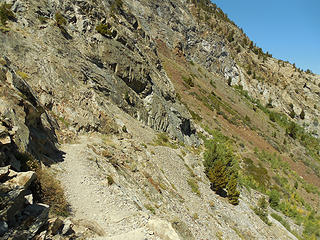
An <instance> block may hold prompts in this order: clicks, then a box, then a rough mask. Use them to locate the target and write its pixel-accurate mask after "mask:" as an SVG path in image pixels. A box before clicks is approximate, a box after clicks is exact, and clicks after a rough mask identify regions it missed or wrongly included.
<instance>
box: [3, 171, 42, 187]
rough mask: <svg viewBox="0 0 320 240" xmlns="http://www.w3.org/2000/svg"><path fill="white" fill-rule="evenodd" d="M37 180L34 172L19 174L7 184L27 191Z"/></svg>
mask: <svg viewBox="0 0 320 240" xmlns="http://www.w3.org/2000/svg"><path fill="white" fill-rule="evenodd" d="M35 178H36V174H35V172H33V171H28V172H19V173H17V175H16V176H15V177H14V178H12V179H10V180H9V181H7V182H6V183H5V184H8V185H12V186H19V187H22V188H24V189H27V188H28V187H29V186H30V184H31V183H32V182H33V180H34V179H35Z"/></svg>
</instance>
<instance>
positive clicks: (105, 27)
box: [96, 23, 113, 37]
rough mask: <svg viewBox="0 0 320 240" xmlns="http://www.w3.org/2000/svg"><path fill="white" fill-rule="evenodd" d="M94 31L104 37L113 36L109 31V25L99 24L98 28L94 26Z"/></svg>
mask: <svg viewBox="0 0 320 240" xmlns="http://www.w3.org/2000/svg"><path fill="white" fill-rule="evenodd" d="M96 30H97V32H98V33H100V34H101V35H103V36H105V37H110V36H112V35H113V32H112V31H111V25H110V24H109V23H107V24H103V23H100V24H99V25H98V26H96Z"/></svg>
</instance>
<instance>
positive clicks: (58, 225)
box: [48, 218, 63, 236]
mask: <svg viewBox="0 0 320 240" xmlns="http://www.w3.org/2000/svg"><path fill="white" fill-rule="evenodd" d="M48 223H49V227H48V233H49V234H51V235H53V236H54V235H56V234H58V233H59V232H60V230H62V227H63V221H62V220H61V219H60V218H53V219H49V221H48Z"/></svg>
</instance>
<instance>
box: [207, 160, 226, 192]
mask: <svg viewBox="0 0 320 240" xmlns="http://www.w3.org/2000/svg"><path fill="white" fill-rule="evenodd" d="M209 180H210V182H211V183H212V184H211V186H212V190H214V191H217V192H220V191H222V190H223V189H224V188H225V187H226V186H227V183H228V171H227V166H226V165H225V164H224V163H223V162H222V161H221V160H217V161H216V163H215V165H214V167H213V168H212V169H211V170H210V171H209Z"/></svg>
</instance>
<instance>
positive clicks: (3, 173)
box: [0, 166, 10, 181]
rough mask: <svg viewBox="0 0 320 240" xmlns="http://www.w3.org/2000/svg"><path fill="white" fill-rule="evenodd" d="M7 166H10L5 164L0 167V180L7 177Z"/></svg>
mask: <svg viewBox="0 0 320 240" xmlns="http://www.w3.org/2000/svg"><path fill="white" fill-rule="evenodd" d="M9 168H10V166H6V167H0V181H1V180H2V179H3V178H5V177H7V176H8V174H9Z"/></svg>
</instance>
